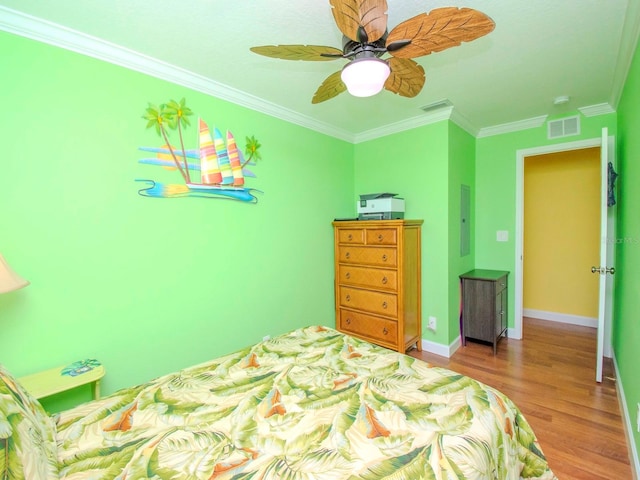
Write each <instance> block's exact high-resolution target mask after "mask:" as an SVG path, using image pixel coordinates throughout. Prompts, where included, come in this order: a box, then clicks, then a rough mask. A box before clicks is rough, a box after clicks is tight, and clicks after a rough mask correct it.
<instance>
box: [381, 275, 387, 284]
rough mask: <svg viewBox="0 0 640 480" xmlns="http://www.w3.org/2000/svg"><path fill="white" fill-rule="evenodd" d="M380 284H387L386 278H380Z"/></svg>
mask: <svg viewBox="0 0 640 480" xmlns="http://www.w3.org/2000/svg"><path fill="white" fill-rule="evenodd" d="M382 284H383V285H386V284H387V277H382Z"/></svg>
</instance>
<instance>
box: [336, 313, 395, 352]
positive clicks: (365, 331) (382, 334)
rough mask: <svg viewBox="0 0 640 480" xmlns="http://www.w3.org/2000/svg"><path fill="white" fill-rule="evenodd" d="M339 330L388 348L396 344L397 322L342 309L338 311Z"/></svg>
mask: <svg viewBox="0 0 640 480" xmlns="http://www.w3.org/2000/svg"><path fill="white" fill-rule="evenodd" d="M340 330H341V331H343V332H347V333H353V334H354V335H358V336H361V337H366V338H367V339H372V340H374V341H375V340H377V341H380V342H383V343H385V344H387V345H390V346H396V345H397V343H398V340H397V339H398V323H397V322H395V321H393V320H386V319H384V318H378V317H374V316H371V315H367V314H365V313H360V312H354V311H352V310H347V309H344V308H341V309H340Z"/></svg>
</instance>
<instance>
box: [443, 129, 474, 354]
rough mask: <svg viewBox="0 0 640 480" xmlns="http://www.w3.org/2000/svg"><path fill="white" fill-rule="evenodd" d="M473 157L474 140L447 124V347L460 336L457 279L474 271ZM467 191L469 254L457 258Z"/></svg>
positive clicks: (458, 285)
mask: <svg viewBox="0 0 640 480" xmlns="http://www.w3.org/2000/svg"><path fill="white" fill-rule="evenodd" d="M475 157H476V139H475V138H474V137H473V136H471V135H469V133H467V132H466V131H464V130H463V129H461V128H460V127H458V126H457V125H456V124H455V123H452V122H450V123H449V201H448V207H449V208H448V211H449V214H448V221H449V255H448V257H449V277H448V285H449V337H448V339H447V343H448V344H449V345H450V344H451V343H453V342H454V341H455V340H456V339H457V338H458V337H459V335H460V275H461V274H463V273H465V272H468V271H469V270H473V268H475V246H474V244H475V241H474V227H475V208H474V207H475V201H474V195H475V173H476V170H475ZM462 185H467V186H469V187H470V193H471V218H470V222H471V252H470V253H469V254H468V255H465V256H461V255H460V230H461V222H460V194H461V192H460V190H461V186H462Z"/></svg>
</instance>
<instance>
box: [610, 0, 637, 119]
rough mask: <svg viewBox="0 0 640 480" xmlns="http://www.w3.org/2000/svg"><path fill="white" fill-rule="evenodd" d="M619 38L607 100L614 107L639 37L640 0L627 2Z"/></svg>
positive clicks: (620, 94) (616, 105) (618, 98)
mask: <svg viewBox="0 0 640 480" xmlns="http://www.w3.org/2000/svg"><path fill="white" fill-rule="evenodd" d="M620 38H621V41H620V49H619V53H618V59H617V61H616V67H615V72H614V76H613V89H612V92H611V97H610V100H609V104H611V105H612V106H613V108H614V109H615V108H617V107H618V102H619V101H620V97H621V96H622V90H623V88H624V84H625V82H626V80H627V75H628V74H629V70H630V69H631V62H633V54H634V52H635V49H636V45H638V40H639V39H640V2H637V1H629V2H627V11H626V14H625V16H624V25H623V26H622V35H621V37H620Z"/></svg>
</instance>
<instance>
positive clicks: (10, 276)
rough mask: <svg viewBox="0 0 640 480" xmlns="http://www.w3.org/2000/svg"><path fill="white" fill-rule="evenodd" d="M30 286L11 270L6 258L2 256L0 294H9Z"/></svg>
mask: <svg viewBox="0 0 640 480" xmlns="http://www.w3.org/2000/svg"><path fill="white" fill-rule="evenodd" d="M27 285H29V282H27V281H26V280H25V279H24V278H22V277H21V276H20V275H18V274H17V273H16V272H14V271H13V270H11V267H10V266H9V265H8V264H7V262H6V261H5V259H4V257H3V256H2V255H0V293H8V292H12V291H13V290H18V289H19V288H22V287H26V286H27Z"/></svg>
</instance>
